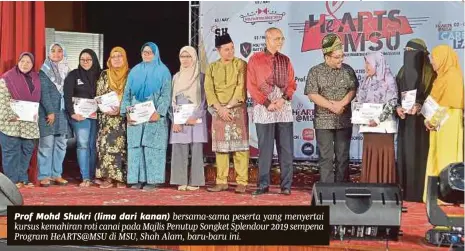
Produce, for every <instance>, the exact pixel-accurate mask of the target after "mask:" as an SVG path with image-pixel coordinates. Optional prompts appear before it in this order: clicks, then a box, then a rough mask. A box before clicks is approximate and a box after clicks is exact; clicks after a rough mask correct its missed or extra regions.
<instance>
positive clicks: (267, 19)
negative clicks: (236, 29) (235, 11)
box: [240, 8, 286, 25]
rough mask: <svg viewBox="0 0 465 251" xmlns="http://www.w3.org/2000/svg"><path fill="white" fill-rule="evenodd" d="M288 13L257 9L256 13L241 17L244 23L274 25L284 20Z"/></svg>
mask: <svg viewBox="0 0 465 251" xmlns="http://www.w3.org/2000/svg"><path fill="white" fill-rule="evenodd" d="M285 15H286V13H284V12H282V13H279V12H277V11H274V10H272V9H270V8H264V9H260V8H257V10H256V11H252V12H249V13H247V14H245V15H240V17H241V18H242V21H244V23H249V24H252V25H254V24H256V23H268V24H273V23H275V22H279V21H281V20H282V19H283V17H284V16H285Z"/></svg>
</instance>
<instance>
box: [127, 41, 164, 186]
mask: <svg viewBox="0 0 465 251" xmlns="http://www.w3.org/2000/svg"><path fill="white" fill-rule="evenodd" d="M141 55H142V62H141V63H139V64H137V65H136V66H135V67H134V68H133V69H132V70H131V72H130V73H129V76H128V81H127V84H126V87H125V90H124V94H123V101H122V104H121V116H126V118H127V119H128V128H127V141H128V172H127V177H128V180H127V183H128V184H129V185H131V187H132V188H135V189H140V188H142V187H143V188H144V189H145V190H150V189H155V185H156V184H160V183H165V165H166V149H167V146H168V121H167V118H166V116H167V113H168V108H169V107H170V105H171V74H170V71H169V70H168V68H167V67H166V66H165V65H164V64H163V62H161V60H160V53H159V51H158V47H157V45H156V44H154V43H152V42H148V43H146V44H144V45H143V46H142V49H141ZM146 101H152V102H153V104H154V105H155V109H156V112H155V113H154V114H153V115H152V117H151V118H150V121H149V122H147V123H142V124H138V125H134V124H132V122H133V121H132V120H131V118H130V116H129V115H128V114H126V112H127V108H128V107H130V106H133V105H135V104H138V103H143V102H146ZM144 184H145V186H143V185H144Z"/></svg>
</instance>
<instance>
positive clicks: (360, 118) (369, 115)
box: [351, 103, 383, 125]
mask: <svg viewBox="0 0 465 251" xmlns="http://www.w3.org/2000/svg"><path fill="white" fill-rule="evenodd" d="M382 112H383V104H373V103H354V104H353V109H352V118H351V121H352V124H356V125H368V124H370V120H374V119H376V118H379V116H380V115H381V113H382Z"/></svg>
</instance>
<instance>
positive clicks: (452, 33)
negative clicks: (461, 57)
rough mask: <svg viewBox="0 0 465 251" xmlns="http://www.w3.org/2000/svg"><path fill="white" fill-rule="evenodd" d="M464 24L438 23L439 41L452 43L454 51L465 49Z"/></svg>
mask: <svg viewBox="0 0 465 251" xmlns="http://www.w3.org/2000/svg"><path fill="white" fill-rule="evenodd" d="M464 26H465V23H464V22H453V23H447V24H443V23H438V24H436V29H437V30H438V39H439V40H443V41H447V40H448V41H452V47H453V48H454V49H464V48H465V40H464V39H465V32H464V30H463V27H464Z"/></svg>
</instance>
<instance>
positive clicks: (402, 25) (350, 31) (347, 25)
mask: <svg viewBox="0 0 465 251" xmlns="http://www.w3.org/2000/svg"><path fill="white" fill-rule="evenodd" d="M344 3H345V2H344V1H326V3H325V7H326V12H327V13H324V14H320V15H319V17H318V16H317V15H315V14H309V19H308V20H305V23H304V24H303V25H296V24H295V23H294V24H289V25H292V26H291V27H292V28H293V29H294V30H296V31H300V30H303V31H304V32H303V37H302V47H301V51H302V52H306V51H313V50H319V49H321V41H322V40H323V37H324V36H326V35H327V34H328V33H335V34H337V35H338V36H339V37H340V38H341V40H342V43H343V50H344V52H346V54H348V55H347V56H364V55H365V53H366V52H367V51H380V50H383V49H384V50H386V51H390V52H385V54H388V55H400V54H401V53H400V51H397V50H398V49H399V47H400V44H401V41H400V39H401V36H403V35H407V34H413V28H415V26H414V25H411V24H410V23H409V20H411V22H412V23H414V24H415V25H421V23H422V22H427V20H428V19H429V17H422V18H421V19H420V18H415V17H412V18H407V17H406V16H402V15H401V11H400V10H398V9H385V10H383V9H380V10H375V11H373V12H372V11H359V12H357V14H355V15H354V14H352V13H351V12H345V13H337V12H338V10H339V9H341V7H342V6H343V4H344ZM302 26H303V27H302ZM354 52H356V53H354Z"/></svg>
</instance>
